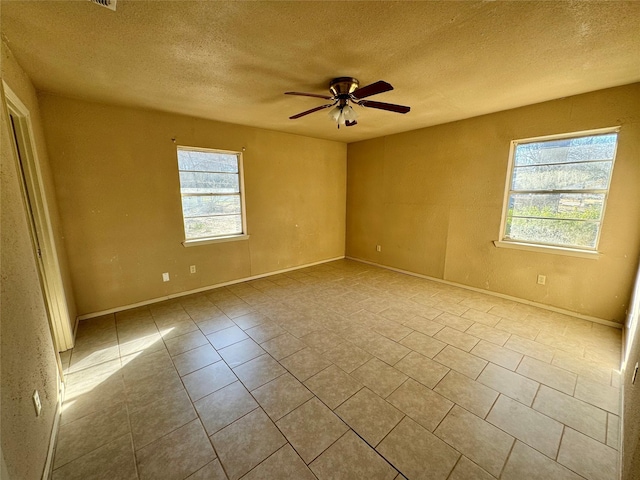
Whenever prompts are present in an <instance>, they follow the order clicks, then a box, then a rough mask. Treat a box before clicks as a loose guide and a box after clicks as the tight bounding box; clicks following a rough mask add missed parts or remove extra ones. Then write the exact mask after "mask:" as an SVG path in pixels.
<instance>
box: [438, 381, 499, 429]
mask: <svg viewBox="0 0 640 480" xmlns="http://www.w3.org/2000/svg"><path fill="white" fill-rule="evenodd" d="M433 390H434V391H435V392H438V393H439V394H440V395H442V396H443V397H446V398H448V399H449V400H451V401H452V402H455V403H457V404H458V405H460V406H461V407H463V408H466V409H467V410H469V411H470V412H471V413H475V414H476V415H477V416H479V417H480V418H484V417H486V416H487V414H488V413H489V410H491V407H492V406H493V404H494V403H495V401H496V400H497V398H498V392H496V391H495V390H492V389H490V388H489V387H486V386H484V385H482V384H481V383H479V382H476V381H475V380H471V379H470V378H469V377H467V376H466V375H462V374H461V373H458V372H456V371H455V370H451V371H450V372H449V373H448V374H447V376H446V377H444V378H443V379H442V380H441V381H440V383H438V385H436V386H435V388H434V389H433Z"/></svg>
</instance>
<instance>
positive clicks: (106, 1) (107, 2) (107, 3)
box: [89, 0, 118, 12]
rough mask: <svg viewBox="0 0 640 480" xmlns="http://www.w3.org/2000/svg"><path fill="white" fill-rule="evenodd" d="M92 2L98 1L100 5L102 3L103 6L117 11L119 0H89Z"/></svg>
mask: <svg viewBox="0 0 640 480" xmlns="http://www.w3.org/2000/svg"><path fill="white" fill-rule="evenodd" d="M89 1H90V2H91V3H96V4H98V5H102V6H103V7H107V8H108V9H109V10H113V11H114V12H115V11H116V2H117V1H118V0H89Z"/></svg>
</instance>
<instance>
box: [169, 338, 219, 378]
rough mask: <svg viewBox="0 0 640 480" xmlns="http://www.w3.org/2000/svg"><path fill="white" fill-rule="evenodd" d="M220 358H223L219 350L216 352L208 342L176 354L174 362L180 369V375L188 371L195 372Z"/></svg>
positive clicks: (177, 368)
mask: <svg viewBox="0 0 640 480" xmlns="http://www.w3.org/2000/svg"><path fill="white" fill-rule="evenodd" d="M218 360H221V357H220V355H218V352H216V351H215V349H214V348H213V347H212V346H211V345H209V344H207V345H202V346H201V347H198V348H194V349H193V350H189V351H188V352H185V353H181V354H179V355H176V356H175V357H173V364H174V365H175V367H176V370H178V374H180V376H184V375H186V374H188V373H191V372H195V371H196V370H199V369H201V368H202V367H206V366H207V365H211V364H212V363H215V362H217V361H218Z"/></svg>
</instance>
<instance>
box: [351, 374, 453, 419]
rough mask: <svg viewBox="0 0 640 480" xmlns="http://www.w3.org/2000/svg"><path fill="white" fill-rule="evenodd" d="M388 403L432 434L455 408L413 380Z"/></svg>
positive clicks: (390, 397) (393, 394) (403, 386)
mask: <svg viewBox="0 0 640 480" xmlns="http://www.w3.org/2000/svg"><path fill="white" fill-rule="evenodd" d="M387 401H388V402H389V403H391V404H392V405H394V406H395V407H396V408H397V409H399V410H400V411H401V412H404V413H405V414H407V415H409V416H410V417H411V418H412V419H413V420H414V421H416V422H418V423H419V424H420V425H421V426H422V427H424V428H426V429H427V430H429V431H431V432H433V430H435V428H436V427H437V426H438V424H439V423H440V422H441V421H442V419H443V418H444V417H445V416H446V415H447V413H449V410H451V407H453V402H451V401H449V400H447V399H446V398H444V397H443V396H442V395H440V394H438V393H436V392H434V391H433V390H431V389H429V388H427V387H425V386H424V385H422V384H420V383H418V382H416V381H415V380H412V379H409V380H407V381H406V382H404V383H403V384H402V385H400V387H399V388H398V389H397V390H396V391H394V392H393V393H392V394H391V395H389V396H388V397H387ZM347 423H348V422H347Z"/></svg>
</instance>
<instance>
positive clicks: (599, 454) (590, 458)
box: [558, 428, 618, 480]
mask: <svg viewBox="0 0 640 480" xmlns="http://www.w3.org/2000/svg"><path fill="white" fill-rule="evenodd" d="M558 462H559V463H561V464H562V465H564V466H566V467H567V468H569V469H571V470H573V471H574V472H576V473H578V474H580V475H582V476H583V477H585V478H588V479H589V480H611V479H612V478H617V473H618V452H617V451H616V450H614V449H613V448H611V447H607V446H606V445H604V444H602V443H600V442H597V441H595V440H594V439H592V438H589V437H587V436H586V435H583V434H581V433H579V432H576V431H575V430H573V429H571V428H565V431H564V435H563V436H562V444H561V445H560V452H559V453H558Z"/></svg>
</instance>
